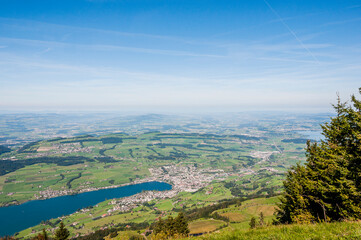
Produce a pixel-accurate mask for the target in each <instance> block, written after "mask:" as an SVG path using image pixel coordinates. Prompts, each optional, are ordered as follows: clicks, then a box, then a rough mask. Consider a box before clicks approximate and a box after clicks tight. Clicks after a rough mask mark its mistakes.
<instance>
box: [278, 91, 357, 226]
mask: <svg viewBox="0 0 361 240" xmlns="http://www.w3.org/2000/svg"><path fill="white" fill-rule="evenodd" d="M359 93H360V94H361V88H360V89H359ZM333 107H334V109H335V111H336V116H335V117H332V118H331V121H330V122H328V123H325V124H323V125H321V127H322V131H323V132H322V134H323V136H324V140H321V142H320V143H316V142H313V143H311V142H310V141H308V142H307V148H306V157H307V160H306V164H305V165H300V164H298V165H297V166H295V167H293V168H291V170H290V171H289V172H288V174H287V177H286V180H285V181H284V183H283V185H284V189H285V191H284V193H283V196H282V197H281V203H280V204H279V206H278V207H279V209H278V210H277V211H276V218H277V220H276V222H275V223H312V222H329V221H342V220H358V219H361V101H360V100H357V99H356V97H355V96H354V95H352V96H351V103H347V102H341V100H340V98H339V97H338V102H337V104H336V105H334V106H333Z"/></svg>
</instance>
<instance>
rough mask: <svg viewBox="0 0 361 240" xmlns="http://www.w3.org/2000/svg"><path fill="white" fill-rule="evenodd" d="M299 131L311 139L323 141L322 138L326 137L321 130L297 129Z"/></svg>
mask: <svg viewBox="0 0 361 240" xmlns="http://www.w3.org/2000/svg"><path fill="white" fill-rule="evenodd" d="M297 133H299V134H301V135H304V136H306V138H309V139H310V140H315V141H321V139H325V137H324V136H323V135H322V134H321V131H297Z"/></svg>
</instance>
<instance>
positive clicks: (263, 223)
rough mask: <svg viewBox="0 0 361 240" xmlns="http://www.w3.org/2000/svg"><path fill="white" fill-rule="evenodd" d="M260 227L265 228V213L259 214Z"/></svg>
mask: <svg viewBox="0 0 361 240" xmlns="http://www.w3.org/2000/svg"><path fill="white" fill-rule="evenodd" d="M259 225H260V226H261V227H263V226H264V225H265V222H264V215H263V212H261V213H260V214H259Z"/></svg>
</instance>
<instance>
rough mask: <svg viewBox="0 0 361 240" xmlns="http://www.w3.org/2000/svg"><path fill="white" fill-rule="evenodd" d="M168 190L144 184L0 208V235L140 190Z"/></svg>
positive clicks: (153, 183) (167, 187) (167, 186)
mask: <svg viewBox="0 0 361 240" xmlns="http://www.w3.org/2000/svg"><path fill="white" fill-rule="evenodd" d="M170 189H172V185H170V184H167V183H164V182H146V183H140V184H134V185H128V186H123V187H118V188H109V189H103V190H98V191H92V192H85V193H80V194H77V195H68V196H61V197H56V198H50V199H46V200H34V201H29V202H26V203H24V204H21V205H15V206H9V207H2V208H0V236H5V235H13V234H15V233H16V232H19V231H21V230H24V229H26V228H29V227H32V226H35V225H37V224H39V223H40V222H41V221H46V220H48V219H52V218H57V217H61V216H64V215H68V214H71V213H73V212H75V211H77V210H78V209H80V208H84V207H88V206H93V205H96V204H98V203H100V202H103V201H105V200H106V199H112V198H121V197H127V196H131V195H134V194H137V193H140V192H142V191H149V190H156V191H164V190H170Z"/></svg>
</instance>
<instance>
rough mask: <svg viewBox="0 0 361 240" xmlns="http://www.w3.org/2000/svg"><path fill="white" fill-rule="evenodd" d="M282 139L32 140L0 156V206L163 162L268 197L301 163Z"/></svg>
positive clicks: (131, 174) (150, 136)
mask: <svg viewBox="0 0 361 240" xmlns="http://www.w3.org/2000/svg"><path fill="white" fill-rule="evenodd" d="M288 137H289V138H291V137H294V134H291V133H290V134H289V136H288ZM284 138H285V136H283V137H278V136H275V137H270V136H268V135H267V134H265V135H262V136H258V137H252V136H248V135H216V134H197V133H182V134H175V133H174V134H170V133H159V132H153V133H147V134H142V135H138V136H129V135H126V134H111V135H106V136H99V137H92V136H83V137H76V138H66V139H54V140H48V141H40V142H35V143H33V144H29V145H26V146H24V147H22V148H20V149H19V150H17V151H13V152H10V153H4V154H2V155H1V157H2V159H3V160H4V161H1V162H0V164H1V167H2V168H1V169H2V170H1V172H0V173H1V176H0V191H1V193H2V194H0V204H2V205H5V204H9V203H14V202H15V203H17V202H18V203H21V202H24V201H26V200H31V199H35V198H36V195H37V196H38V197H39V192H41V191H42V192H44V191H49V192H51V191H68V192H69V193H76V192H78V191H82V190H84V189H87V188H101V187H107V186H112V185H116V186H118V185H120V184H123V183H128V182H132V181H134V180H136V179H142V178H144V177H147V176H149V175H150V173H149V171H148V169H149V168H150V167H157V166H163V165H170V164H181V165H189V164H193V165H195V166H197V167H198V168H199V169H204V168H211V169H222V170H224V171H225V172H226V173H228V175H229V181H230V182H234V183H235V186H233V188H234V189H235V187H236V188H237V189H242V192H238V193H233V192H232V194H233V195H235V196H242V195H245V194H252V193H260V191H262V189H263V191H264V194H267V193H270V192H271V193H273V192H275V191H278V190H279V187H280V185H281V184H280V183H281V180H282V179H283V174H284V172H285V170H286V168H287V167H289V165H290V161H289V159H290V158H291V157H292V159H294V161H301V160H303V159H304V156H303V155H304V150H303V149H302V148H301V146H302V147H303V145H302V144H294V143H284V142H282V140H283V139H284ZM280 148H281V149H283V150H282V152H279V151H277V149H280ZM290 156H291V157H290ZM291 163H292V161H291ZM249 174H250V175H249ZM239 186H241V187H239ZM229 189H230V190H232V187H229ZM40 197H41V198H46V197H47V195H43V196H40ZM213 200H215V201H216V200H217V199H213Z"/></svg>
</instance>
